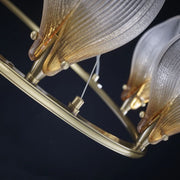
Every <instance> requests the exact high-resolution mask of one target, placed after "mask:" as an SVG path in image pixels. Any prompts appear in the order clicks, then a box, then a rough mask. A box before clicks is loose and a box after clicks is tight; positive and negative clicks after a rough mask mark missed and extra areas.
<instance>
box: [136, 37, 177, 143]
mask: <svg viewBox="0 0 180 180" xmlns="http://www.w3.org/2000/svg"><path fill="white" fill-rule="evenodd" d="M179 99H180V36H178V37H176V38H175V39H173V41H172V42H171V44H170V45H169V47H168V48H167V49H166V50H165V53H164V54H163V55H162V57H160V61H159V63H158V65H157V67H156V68H155V69H154V71H153V76H152V81H151V85H150V100H149V103H148V106H147V109H146V113H145V117H144V118H143V119H142V120H141V121H140V123H139V125H138V131H139V132H143V131H144V130H145V129H146V128H147V127H148V126H150V125H151V124H152V123H153V122H154V121H156V119H157V118H158V120H157V123H156V125H155V128H154V129H153V131H152V132H151V134H150V136H149V141H150V142H151V143H155V142H159V141H160V140H162V138H163V136H164V135H166V136H170V135H173V134H176V133H178V132H180V101H179Z"/></svg>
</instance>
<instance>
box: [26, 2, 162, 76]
mask: <svg viewBox="0 0 180 180" xmlns="http://www.w3.org/2000/svg"><path fill="white" fill-rule="evenodd" d="M48 2H49V3H48ZM57 2H58V3H59V4H66V7H68V8H70V9H71V10H70V11H68V10H67V9H68V8H67V9H65V10H64V9H63V6H60V5H58V4H57ZM163 3H164V0H126V1H124V0H91V1H90V0H79V1H78V0H76V1H73V3H72V1H70V0H67V1H65V0H58V1H57V0H50V1H49V0H44V4H45V5H44V9H43V16H47V18H45V17H43V18H42V21H44V22H42V23H41V25H42V26H41V27H40V32H41V33H39V36H38V39H37V40H36V41H35V42H34V44H33V45H32V47H31V49H30V53H29V55H30V58H31V59H37V58H38V57H39V56H40V55H41V54H42V52H43V51H44V50H45V49H46V48H47V47H48V45H49V44H50V43H51V42H52V41H53V42H55V43H54V45H53V47H52V49H51V51H50V53H49V56H48V57H47V59H46V61H45V63H44V66H43V71H44V72H45V73H46V74H47V75H54V74H56V73H57V72H59V71H60V70H61V62H63V61H66V62H68V63H69V64H71V63H75V62H78V61H81V60H84V59H87V58H90V57H93V56H97V55H99V54H103V53H105V52H108V51H111V50H113V49H115V48H117V47H120V46H122V45H124V44H125V43H127V42H129V41H130V40H132V39H133V38H135V37H136V36H137V35H138V34H139V33H141V32H142V31H143V30H144V29H145V28H146V27H147V26H148V25H149V24H150V23H151V21H152V20H153V19H154V18H155V16H156V15H157V14H158V12H159V10H160V9H161V7H162V5H163ZM48 5H50V6H52V8H46V9H45V7H47V6H48ZM53 6H54V7H53ZM54 8H56V11H53V9H54ZM61 11H63V12H64V13H63V16H59V13H60V12H61ZM52 12H53V15H52ZM69 12H70V13H69ZM51 20H53V22H54V24H53V25H51V23H49V22H51ZM43 24H44V25H43ZM43 26H45V27H46V28H45V30H44V29H43ZM51 29H53V30H51ZM47 35H48V36H47ZM46 36H47V37H48V38H47V40H46V41H45V42H46V43H45V44H44V37H46Z"/></svg>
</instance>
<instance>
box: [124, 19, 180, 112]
mask: <svg viewBox="0 0 180 180" xmlns="http://www.w3.org/2000/svg"><path fill="white" fill-rule="evenodd" d="M179 34H180V16H175V17H173V18H170V19H168V20H167V21H165V22H163V23H161V24H159V25H156V26H155V27H153V28H151V29H150V30H148V31H147V32H146V33H145V34H144V35H143V36H142V38H141V39H140V40H139V42H138V43H137V45H136V48H135V51H134V54H133V58H132V64H131V71H130V76H129V80H128V83H127V88H126V89H125V90H124V91H123V92H122V94H121V98H122V100H126V99H127V98H129V97H131V96H133V95H134V94H135V93H137V96H138V98H137V97H135V99H134V100H133V105H132V106H133V107H134V109H136V108H138V107H139V106H141V102H139V101H138V99H142V100H143V101H144V103H146V102H148V101H149V83H150V81H151V77H152V72H153V69H154V68H155V66H157V63H158V61H159V60H160V59H159V58H158V56H160V54H161V53H163V49H164V48H166V47H167V46H168V44H169V43H170V42H171V40H172V39H173V38H174V37H176V36H178V35H179ZM138 104H139V105H138ZM133 107H132V108H133Z"/></svg>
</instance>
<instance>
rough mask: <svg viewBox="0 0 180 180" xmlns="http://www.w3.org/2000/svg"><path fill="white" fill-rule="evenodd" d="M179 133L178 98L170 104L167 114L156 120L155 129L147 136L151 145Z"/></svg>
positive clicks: (179, 103)
mask: <svg viewBox="0 0 180 180" xmlns="http://www.w3.org/2000/svg"><path fill="white" fill-rule="evenodd" d="M179 132H180V96H178V97H177V98H175V100H174V101H173V102H172V104H170V106H169V109H168V112H167V113H164V114H163V115H162V116H161V118H160V119H159V120H158V122H157V124H156V126H155V128H154V129H153V131H152V132H151V134H150V136H149V142H150V143H151V144H154V143H157V142H159V141H161V140H162V139H163V138H164V137H168V136H171V135H174V134H177V133H179Z"/></svg>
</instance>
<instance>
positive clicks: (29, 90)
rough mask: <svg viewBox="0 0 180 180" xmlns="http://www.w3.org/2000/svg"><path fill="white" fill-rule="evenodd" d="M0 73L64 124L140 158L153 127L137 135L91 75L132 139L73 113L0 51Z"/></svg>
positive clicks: (11, 6)
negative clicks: (107, 130) (28, 77)
mask: <svg viewBox="0 0 180 180" xmlns="http://www.w3.org/2000/svg"><path fill="white" fill-rule="evenodd" d="M0 2H1V3H2V4H4V5H5V6H6V7H7V8H8V9H9V10H10V11H12V12H13V13H14V14H15V15H16V16H17V17H19V18H20V19H21V20H22V21H23V22H24V23H25V24H26V25H27V26H28V27H29V28H30V29H31V30H32V31H36V32H38V30H39V27H38V26H37V25H36V24H35V23H34V22H32V21H31V20H30V19H29V18H28V17H27V16H26V15H25V14H24V13H23V12H22V11H21V10H19V9H18V8H17V7H16V6H15V5H14V4H13V3H11V2H10V1H9V0H0ZM39 61H40V60H39ZM70 67H71V69H72V70H73V71H75V72H76V73H77V74H78V75H79V76H80V77H81V78H82V79H83V80H84V81H86V82H87V81H88V79H89V76H90V75H89V74H88V73H87V72H86V71H85V70H84V69H82V68H81V67H80V66H79V65H78V64H73V65H71V66H70ZM0 74H1V75H2V76H4V77H5V78H6V79H8V80H9V81H10V82H11V83H12V84H14V85H15V86H16V87H18V88H19V89H20V90H21V91H23V92H24V93H26V94H27V95H28V96H30V97H31V98H32V99H34V100H35V101H36V102H38V103H39V104H41V105H42V106H44V107H45V108H46V109H48V110H49V111H50V112H52V113H53V114H54V115H56V116H57V117H58V118H60V119H61V120H63V121H65V122H66V123H67V124H69V125H70V126H72V127H73V128H75V129H77V130H78V131H80V132H81V133H83V134H84V135H86V136H88V137H89V138H91V139H93V140H94V141H96V142H98V143H99V144H101V145H103V146H105V147H107V148H109V149H111V150H113V151H115V152H117V153H119V154H122V155H124V156H127V157H131V158H140V157H142V156H144V154H145V148H146V146H147V145H148V144H149V142H148V136H149V134H150V132H151V130H152V128H153V125H152V126H151V127H149V128H148V129H147V130H146V131H145V132H143V133H142V134H141V135H140V134H138V132H137V130H136V127H135V125H134V124H133V123H132V122H131V121H130V120H129V119H128V118H127V116H125V115H124V114H123V112H122V111H121V110H120V108H119V107H118V106H117V105H116V104H115V103H114V102H113V100H112V99H111V98H110V97H109V96H108V95H107V94H106V92H105V91H104V90H103V89H101V88H99V87H98V83H97V82H96V81H94V80H93V79H92V78H91V79H90V82H89V86H90V87H91V88H92V89H93V90H94V91H95V92H96V93H97V94H98V95H99V97H100V98H101V99H102V100H103V101H104V102H105V104H106V105H107V106H108V107H109V108H110V109H111V111H112V112H113V113H114V114H115V115H116V116H117V117H118V119H119V120H120V121H121V122H122V124H123V125H124V126H125V128H126V129H127V131H128V132H129V134H130V135H131V137H132V139H133V143H130V142H127V141H124V140H122V139H120V138H118V137H116V136H114V135H112V134H110V133H108V132H106V131H104V130H102V129H101V128H99V127H97V126H96V125H94V124H92V123H91V122H89V121H87V120H86V119H84V118H83V117H81V116H80V115H76V114H73V113H72V112H71V111H70V109H69V108H68V107H67V106H65V105H64V104H62V103H61V102H60V101H58V100H57V99H55V98H54V97H52V96H51V95H50V94H48V93H47V92H46V91H44V90H43V89H42V88H41V87H40V86H38V85H34V84H33V83H32V82H30V81H29V80H27V76H25V75H24V74H23V73H21V72H20V71H19V70H18V69H17V68H16V67H15V66H14V65H13V64H12V63H11V62H10V61H8V60H6V59H5V58H4V57H3V56H2V55H0Z"/></svg>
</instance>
